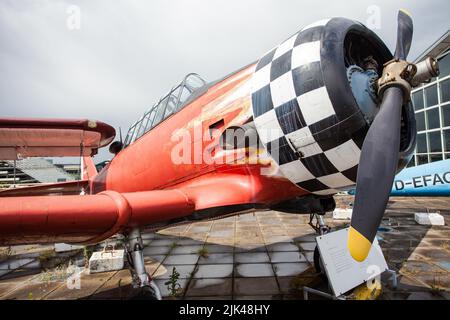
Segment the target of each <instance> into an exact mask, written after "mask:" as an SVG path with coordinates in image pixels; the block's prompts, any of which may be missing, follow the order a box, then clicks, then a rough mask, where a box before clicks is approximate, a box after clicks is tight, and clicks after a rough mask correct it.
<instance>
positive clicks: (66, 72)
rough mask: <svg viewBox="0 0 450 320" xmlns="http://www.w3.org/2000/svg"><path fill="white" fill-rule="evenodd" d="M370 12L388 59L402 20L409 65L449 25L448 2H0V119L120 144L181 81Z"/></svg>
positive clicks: (213, 75)
mask: <svg viewBox="0 0 450 320" xmlns="http://www.w3.org/2000/svg"><path fill="white" fill-rule="evenodd" d="M72 5H76V6H77V7H78V8H79V9H80V18H81V19H80V28H79V29H70V28H68V26H67V23H68V19H69V25H71V26H72V27H73V26H74V24H73V22H74V21H76V20H74V17H76V14H75V15H74V14H73V12H74V11H70V9H71V8H72V7H71V6H72ZM374 5H375V6H377V7H378V8H379V9H380V12H381V15H380V17H381V20H380V28H379V29H376V30H374V31H375V32H376V33H377V34H378V35H379V36H380V37H381V38H382V39H383V40H384V41H385V42H386V44H387V45H388V47H389V48H390V49H391V50H392V51H393V47H394V41H395V37H396V15H397V10H398V9H399V8H406V9H407V10H408V11H409V12H411V13H412V15H413V18H414V24H415V30H414V39H413V45H412V49H411V53H410V56H409V58H410V59H411V60H412V59H414V58H415V57H416V56H417V55H418V54H420V53H421V52H422V51H423V50H424V49H425V48H427V47H428V46H429V45H430V44H431V43H433V42H434V41H435V40H436V39H437V38H438V37H439V36H441V35H442V34H443V33H444V32H445V31H447V30H448V28H449V25H450V23H449V5H448V0H427V1H425V0H420V1H419V0H418V1H392V0H386V1H375V0H369V1H361V0H358V1H356V0H352V1H320V0H314V1H300V0H296V1H288V0H221V1H218V0H151V1H148V0H135V1H130V0H126V1H125V0H115V1H109V0H84V1H76V0H72V1H50V0H49V1H44V0H42V1H41V0H34V1H31V0H28V1H27V0H0V110H1V112H0V117H4V116H18V117H58V118H89V119H97V120H101V121H105V122H107V123H109V124H111V125H113V126H114V127H115V128H116V129H117V128H118V127H119V126H120V127H122V130H123V132H124V134H125V133H126V131H127V129H128V127H129V125H130V124H131V123H132V122H133V121H135V120H136V119H137V118H138V117H139V116H140V115H141V114H142V113H143V112H144V111H145V110H146V109H147V108H148V107H149V106H150V105H151V104H152V103H153V102H154V101H155V100H157V99H158V98H159V97H160V96H161V95H163V94H165V93H166V92H167V91H168V90H169V89H170V88H171V87H172V86H173V85H174V84H176V83H177V82H179V81H181V80H182V78H183V76H184V75H185V74H187V73H189V72H197V73H199V74H200V75H202V76H203V77H204V78H205V79H206V80H207V81H212V80H215V79H217V78H220V77H222V76H223V75H226V74H228V73H229V72H231V71H233V70H235V69H238V68H240V67H241V66H244V65H246V64H248V63H250V62H252V61H254V60H256V59H257V58H258V57H260V56H261V55H262V54H263V53H264V52H266V51H267V50H269V49H271V48H272V47H274V46H275V45H277V44H278V43H279V42H280V41H282V40H284V39H285V38H287V37H288V36H289V35H291V34H293V33H294V32H296V31H298V30H299V29H301V28H302V26H305V25H307V24H309V23H311V22H314V21H316V20H319V19H322V18H325V17H335V16H342V17H347V18H351V19H355V20H358V21H361V22H363V23H365V24H366V23H368V22H370V21H371V20H368V19H370V18H372V17H373V15H372V13H373V12H374V11H373V8H374V7H373V6H374ZM375 8H376V7H375ZM68 9H69V11H68ZM375 14H376V13H375ZM71 23H72V24H71ZM75 26H76V25H75ZM107 156H108V153H107V152H105V151H104V152H102V153H101V155H100V157H97V159H96V160H97V161H98V160H102V159H105V157H107Z"/></svg>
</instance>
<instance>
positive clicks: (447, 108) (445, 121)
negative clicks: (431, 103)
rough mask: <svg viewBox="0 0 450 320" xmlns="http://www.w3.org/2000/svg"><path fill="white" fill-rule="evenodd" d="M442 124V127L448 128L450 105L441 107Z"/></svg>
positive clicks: (449, 123)
mask: <svg viewBox="0 0 450 320" xmlns="http://www.w3.org/2000/svg"><path fill="white" fill-rule="evenodd" d="M441 108H442V117H443V119H442V122H443V124H444V127H448V126H450V105H447V106H442V107H441Z"/></svg>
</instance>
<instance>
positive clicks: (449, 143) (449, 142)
mask: <svg viewBox="0 0 450 320" xmlns="http://www.w3.org/2000/svg"><path fill="white" fill-rule="evenodd" d="M444 148H445V151H447V152H448V151H450V130H444Z"/></svg>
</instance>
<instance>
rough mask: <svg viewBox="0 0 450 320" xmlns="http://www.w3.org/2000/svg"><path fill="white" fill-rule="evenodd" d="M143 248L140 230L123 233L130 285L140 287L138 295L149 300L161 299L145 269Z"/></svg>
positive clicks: (157, 289) (156, 287)
mask: <svg viewBox="0 0 450 320" xmlns="http://www.w3.org/2000/svg"><path fill="white" fill-rule="evenodd" d="M143 248H144V245H143V243H142V238H141V231H140V230H139V229H138V228H136V229H133V230H131V231H130V232H129V233H128V234H127V235H125V249H126V253H127V259H128V265H129V269H130V272H131V277H132V286H133V288H139V289H140V291H141V292H140V293H141V295H140V296H143V297H145V298H149V299H151V300H161V293H160V291H159V288H158V286H157V285H156V284H155V282H154V281H152V279H151V277H150V275H149V274H148V273H147V271H146V270H145V263H144V254H143V252H142V250H143Z"/></svg>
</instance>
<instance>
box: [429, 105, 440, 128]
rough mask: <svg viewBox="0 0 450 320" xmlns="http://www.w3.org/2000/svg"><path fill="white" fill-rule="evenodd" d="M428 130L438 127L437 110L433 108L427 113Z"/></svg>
mask: <svg viewBox="0 0 450 320" xmlns="http://www.w3.org/2000/svg"><path fill="white" fill-rule="evenodd" d="M427 123H428V129H436V128H439V126H440V123H441V122H440V120H439V108H434V109H431V110H428V111H427Z"/></svg>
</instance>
